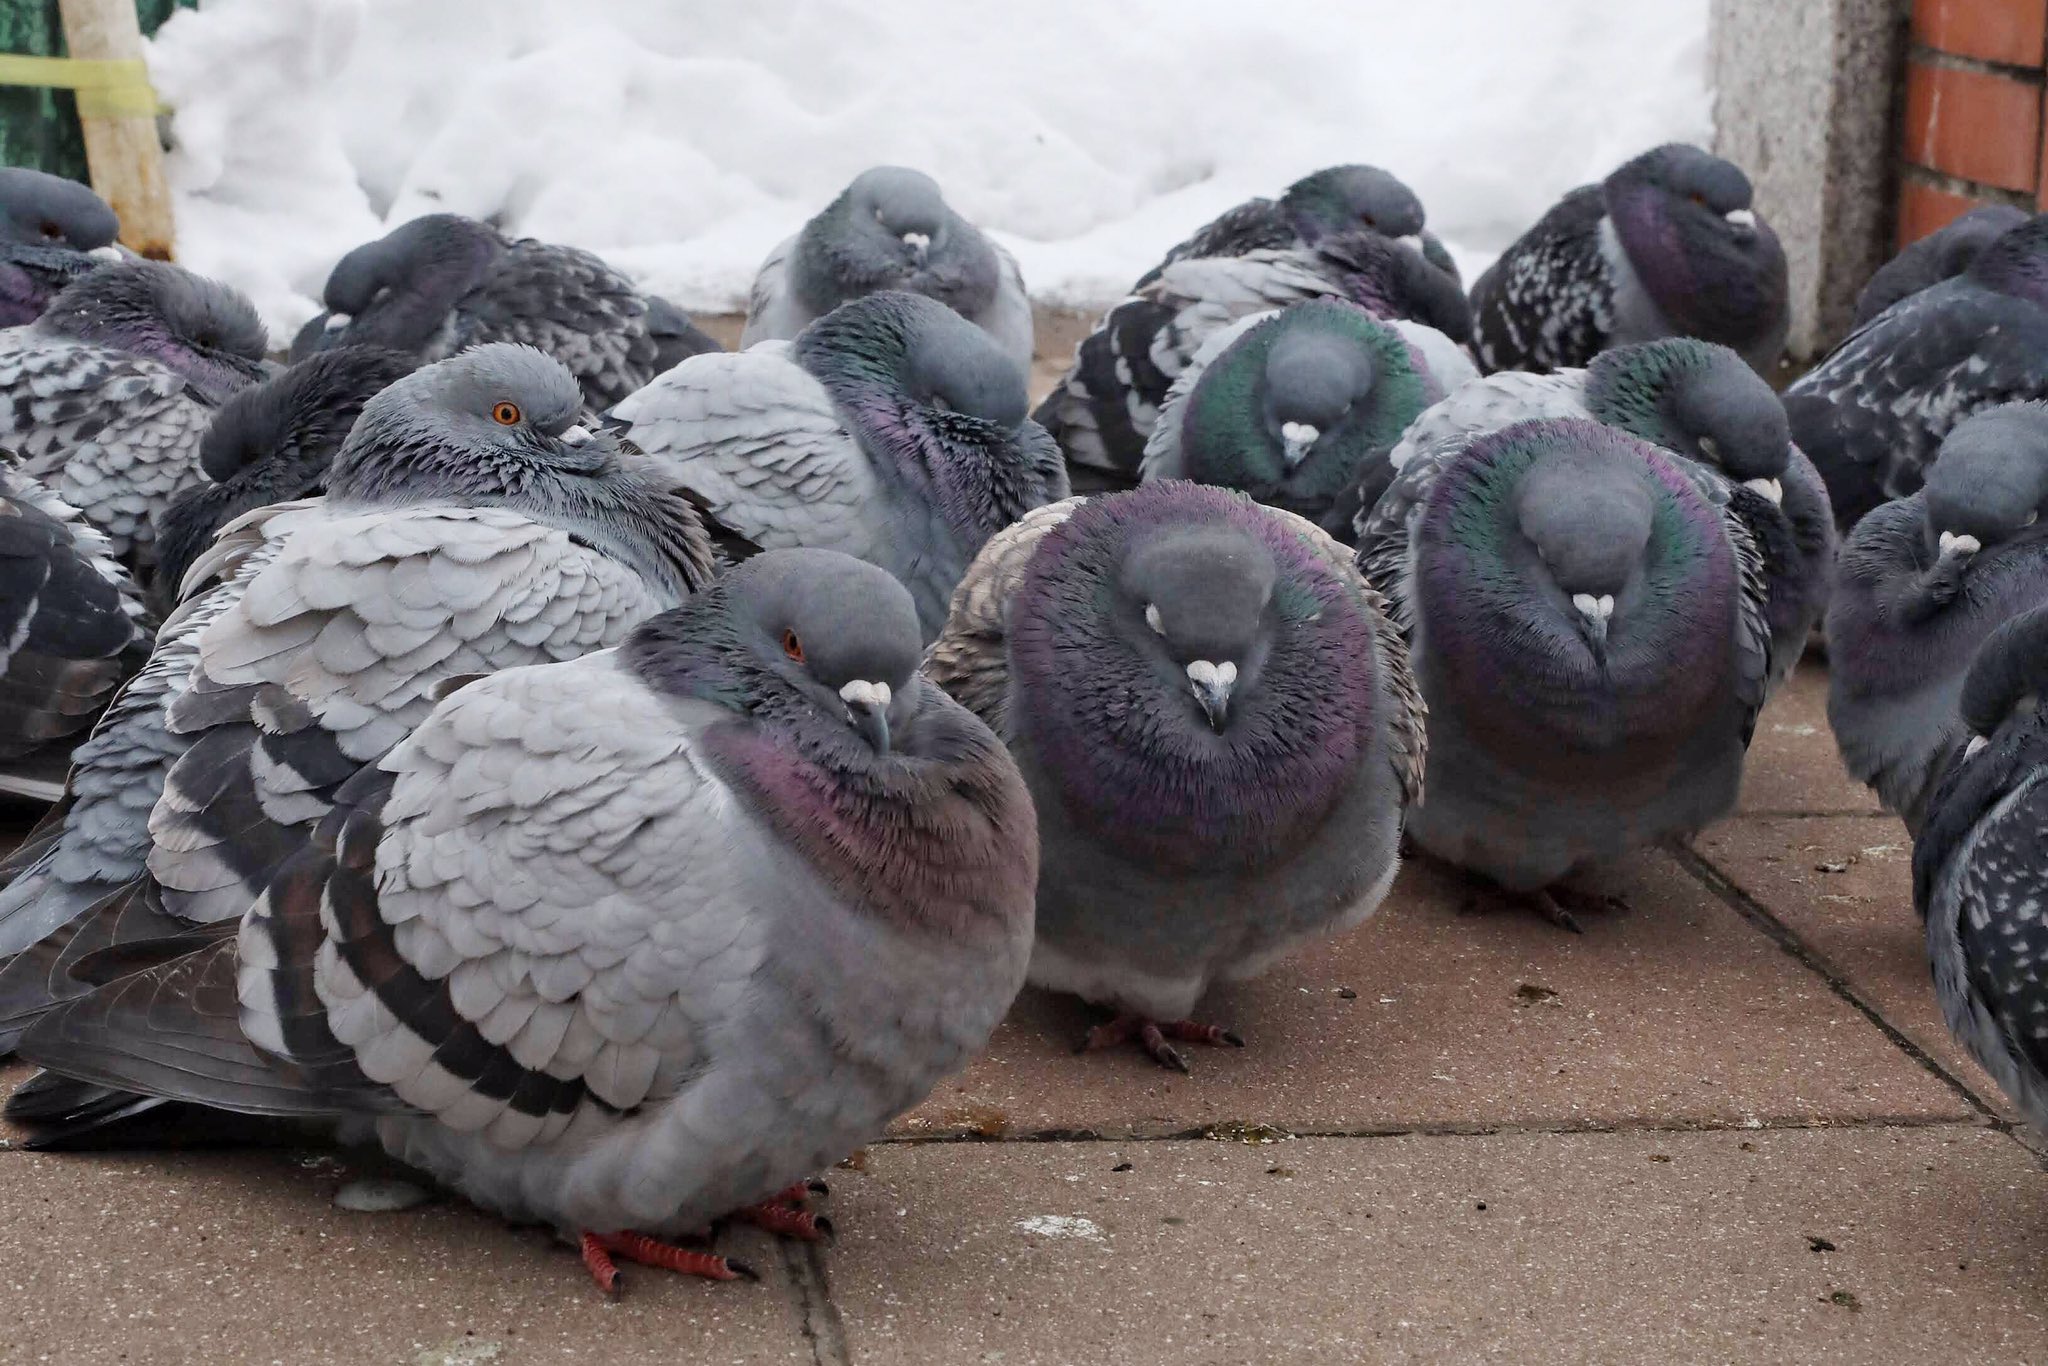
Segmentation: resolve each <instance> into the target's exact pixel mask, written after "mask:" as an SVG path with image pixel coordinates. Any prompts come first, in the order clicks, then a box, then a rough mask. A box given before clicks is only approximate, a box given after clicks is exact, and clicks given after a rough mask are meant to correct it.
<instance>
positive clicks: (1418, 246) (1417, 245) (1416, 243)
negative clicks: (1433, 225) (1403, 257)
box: [1394, 232, 1422, 252]
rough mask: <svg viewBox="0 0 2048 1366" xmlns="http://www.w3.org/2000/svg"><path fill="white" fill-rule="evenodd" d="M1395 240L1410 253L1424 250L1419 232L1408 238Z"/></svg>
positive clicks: (1410, 234)
mask: <svg viewBox="0 0 2048 1366" xmlns="http://www.w3.org/2000/svg"><path fill="white" fill-rule="evenodd" d="M1394 240H1395V241H1396V242H1399V243H1400V244H1401V245H1402V246H1404V247H1406V248H1408V249H1409V250H1410V251H1418V252H1419V251H1421V250H1422V234H1421V233H1419V232H1411V233H1409V234H1408V235H1407V236H1406V237H1396V238H1395V239H1394Z"/></svg>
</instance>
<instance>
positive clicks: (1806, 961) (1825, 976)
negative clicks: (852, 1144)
mask: <svg viewBox="0 0 2048 1366" xmlns="http://www.w3.org/2000/svg"><path fill="white" fill-rule="evenodd" d="M1664 847H1665V849H1666V850H1667V851H1669V853H1670V854H1671V856H1672V857H1673V858H1675V859H1677V860H1678V864H1679V866H1680V867H1681V868H1684V869H1685V870H1686V871H1687V872H1688V873H1691V874H1692V875H1693V876H1694V877H1695V878H1697V879H1698V880H1699V881H1700V882H1701V883H1703V884H1704V885H1705V886H1706V888H1707V890H1708V891H1710V892H1712V893H1713V894H1714V895H1715V896H1717V897H1719V898H1720V899H1721V900H1722V901H1723V902H1725V903H1727V905H1728V907H1729V909H1731V910H1733V911H1734V912H1735V913H1736V914H1737V915H1739V916H1741V917H1742V918H1743V919H1744V920H1747V921H1749V922H1750V923H1751V924H1753V925H1755V926H1756V927H1757V928H1758V929H1760V930H1762V931H1763V932H1764V934H1765V935H1766V936H1767V937H1768V938H1769V939H1770V940H1771V941H1772V942H1773V943H1775V944H1777V946H1778V947H1779V948H1780V949H1782V950H1783V951H1784V952H1785V953H1786V954H1788V955H1789V956H1790V957H1792V958H1793V959H1794V960H1796V961H1797V962H1798V963H1799V964H1800V965H1801V966H1802V967H1804V968H1806V969H1807V971H1809V972H1811V973H1813V974H1814V975H1815V976H1816V977H1818V978H1820V979H1821V981H1823V982H1825V983H1826V984H1827V987H1828V990H1830V991H1832V992H1834V993H1835V995H1837V996H1839V997H1841V998H1842V1000H1844V1001H1846V1002H1847V1003H1848V1004H1849V1005H1850V1006H1852V1007H1854V1008H1855V1009H1856V1011H1857V1012H1858V1013H1859V1014H1861V1015H1862V1016H1863V1018H1865V1019H1866V1020H1869V1021H1870V1023H1871V1024H1873V1025H1875V1026H1876V1027H1877V1029H1878V1031H1879V1032H1880V1033H1882V1034H1883V1035H1884V1036H1885V1038H1887V1039H1888V1040H1890V1041H1891V1044H1892V1046H1893V1047H1894V1048H1896V1049H1898V1050H1899V1051H1900V1052H1901V1053H1904V1054H1905V1055H1906V1056H1907V1057H1909V1058H1911V1059H1912V1060H1913V1061H1914V1062H1916V1063H1918V1064H1919V1065H1920V1066H1921V1068H1923V1069H1924V1070H1925V1071H1926V1072H1927V1073H1928V1074H1929V1075H1930V1076H1933V1077H1934V1078H1936V1079H1937V1080H1938V1081H1940V1082H1942V1083H1943V1084H1944V1085H1946V1086H1947V1087H1948V1088H1949V1089H1950V1090H1951V1091H1953V1092H1955V1093H1956V1095H1957V1096H1958V1097H1960V1098H1961V1099H1962V1101H1963V1103H1964V1104H1966V1105H1968V1106H1969V1107H1970V1108H1971V1109H1972V1110H1975V1111H1976V1112H1977V1113H1978V1114H1979V1115H1981V1116H1982V1117H1983V1118H1984V1119H1985V1120H1986V1121H1988V1122H1989V1123H1990V1124H1991V1125H1992V1126H1993V1127H1994V1128H1996V1129H1998V1130H1999V1131H2000V1132H2002V1133H2007V1134H2010V1133H2011V1132H2012V1123H2011V1121H2010V1120H2007V1119H2006V1118H2005V1117H2004V1116H2002V1115H2000V1114H1999V1113H1998V1111H1997V1110H1995V1109H1993V1108H1992V1106H1991V1105H1989V1104H1988V1103H1986V1102H1985V1100H1984V1098H1983V1097H1981V1096H1979V1095H1978V1094H1977V1093H1976V1092H1975V1091H1974V1090H1972V1089H1971V1088H1970V1085H1969V1083H1968V1082H1966V1081H1964V1080H1963V1079H1962V1078H1961V1077H1959V1076H1957V1075H1956V1074H1955V1073H1953V1072H1951V1071H1949V1070H1948V1068H1946V1067H1944V1066H1942V1065H1941V1063H1940V1062H1939V1061H1938V1060H1937V1059H1936V1058H1935V1057H1934V1055H1933V1054H1931V1053H1929V1052H1928V1051H1927V1050H1926V1049H1924V1048H1922V1047H1921V1046H1920V1045H1919V1044H1917V1043H1914V1042H1913V1041H1912V1040H1911V1039H1910V1038H1908V1037H1907V1036H1906V1034H1905V1032H1904V1031H1903V1030H1901V1029H1900V1028H1899V1027H1898V1026H1897V1025H1894V1024H1893V1023H1892V1022H1891V1021H1890V1020H1887V1019H1886V1018H1885V1017H1884V1013H1883V1012H1882V1011H1880V1010H1879V1009H1878V1008H1877V1006H1876V1005H1875V1004H1873V1003H1872V1002H1870V1001H1867V1000H1865V999H1864V998H1863V996H1862V994H1861V993H1860V992H1858V991H1857V990H1856V988H1855V987H1853V986H1851V985H1850V984H1849V979H1848V976H1847V974H1845V973H1843V972H1842V970H1841V969H1839V968H1837V967H1836V966H1835V965H1834V964H1833V963H1831V962H1829V961H1828V958H1827V955H1825V954H1823V953H1822V952H1821V951H1820V950H1819V949H1817V948H1815V947H1814V946H1813V945H1812V944H1810V943H1808V942H1807V941H1806V939H1805V938H1804V937H1803V936H1801V935H1800V933H1799V932H1798V931H1797V930H1795V929H1793V928H1792V927H1791V926H1790V925H1787V924H1786V923H1785V922H1784V921H1782V920H1780V919H1779V918H1778V917H1777V916H1775V915H1773V914H1772V913H1771V911H1770V908H1769V907H1767V906H1765V905H1764V904H1763V903H1762V902H1761V901H1758V900H1757V899H1756V898H1755V897H1753V896H1751V895H1750V894H1749V893H1748V892H1746V891H1744V890H1743V889H1742V886H1741V885H1740V884H1739V883H1737V882H1736V881H1735V880H1734V879H1733V878H1731V877H1729V876H1728V875H1727V874H1726V873H1724V872H1722V871H1721V870H1720V869H1719V868H1717V867H1716V866H1714V864H1713V863H1712V862H1711V861H1709V860H1708V858H1707V857H1706V856H1705V855H1704V854H1702V853H1700V851H1699V850H1697V849H1695V848H1693V847H1692V846H1691V845H1690V844H1686V843H1683V842H1681V841H1678V840H1670V841H1666V842H1665V845H1664Z"/></svg>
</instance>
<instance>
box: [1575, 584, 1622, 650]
mask: <svg viewBox="0 0 2048 1366" xmlns="http://www.w3.org/2000/svg"><path fill="white" fill-rule="evenodd" d="M1572 606H1573V607H1575V608H1577V609H1578V613H1579V618H1580V622H1581V624H1582V625H1583V626H1584V627H1585V631H1586V644H1587V645H1589V646H1591V647H1592V650H1593V658H1595V659H1599V660H1605V659H1606V658H1607V624H1608V622H1610V621H1612V620H1613V618H1614V594H1612V593H1602V594H1601V595H1600V596H1599V597H1597V598H1596V597H1594V596H1593V595H1592V594H1591V593H1574V594H1572Z"/></svg>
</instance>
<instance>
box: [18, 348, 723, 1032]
mask: <svg viewBox="0 0 2048 1366" xmlns="http://www.w3.org/2000/svg"><path fill="white" fill-rule="evenodd" d="M582 397H583V396H582V392H581V390H580V389H579V387H578V386H577V384H576V382H575V378H574V376H573V375H571V374H570V372H569V371H568V369H567V368H566V367H564V366H563V365H562V364H561V363H560V362H558V361H555V360H553V359H551V358H549V357H547V356H545V355H543V354H542V353H540V352H538V351H536V350H534V349H533V348H531V347H526V346H519V345H515V344H512V343H505V342H498V343H491V344H488V345H485V346H480V347H476V348H474V349H472V350H470V351H467V352H464V353H463V354H461V355H459V356H456V357H454V358H452V359H450V360H446V361H442V362H439V363H437V364H434V365H430V366H427V367H426V368H424V369H421V370H418V371H415V372H414V373H413V374H411V375H408V376H406V377H405V378H404V379H401V380H399V381H398V382H396V383H394V384H392V385H390V386H389V387H387V388H386V389H384V390H383V391H382V392H381V393H379V394H377V395H376V396H375V397H374V398H372V399H371V400H370V402H369V403H368V404H366V405H365V406H364V408H363V411H362V415H361V417H360V418H359V419H358V420H357V422H356V425H355V428H354V429H353V430H352V431H351V432H350V434H349V437H348V440H347V441H346V442H345V443H344V444H343V446H342V449H341V452H340V453H339V454H338V455H337V456H336V457H335V460H334V463H333V465H332V467H331V468H330V470H329V472H328V484H327V494H326V496H325V497H324V498H322V499H312V500H305V501H301V502H298V503H287V504H282V505H279V506H275V507H268V508H261V509H258V510H257V511H255V512H251V513H248V514H245V515H244V516H243V517H242V518H240V519H239V520H238V521H236V522H232V523H230V524H229V525H228V526H227V527H225V528H224V529H223V530H222V532H221V534H220V537H219V539H218V540H217V541H216V542H215V544H214V546H213V547H212V548H211V549H210V550H209V551H208V552H207V553H206V554H205V555H204V556H202V557H201V558H200V560H199V561H198V562H197V563H196V564H195V565H194V566H193V569H192V571H191V576H192V580H193V581H194V585H193V586H196V584H197V582H202V581H208V580H214V579H218V580H220V581H221V582H220V586H218V587H216V588H214V589H212V590H211V591H209V592H205V593H197V594H188V595H187V596H188V598H189V601H187V602H186V603H185V604H184V605H183V606H182V607H181V608H180V609H179V611H178V613H176V614H174V615H173V617H172V618H171V619H170V620H169V621H168V622H167V623H166V625H165V628H164V630H163V632H162V633H161V635H160V638H159V643H158V647H157V653H156V655H155V656H154V657H153V658H152V659H151V662H150V664H149V665H148V666H146V667H145V668H144V670H143V672H142V674H141V675H140V676H139V677H138V679H137V681H136V683H135V685H133V686H132V687H131V688H130V689H129V692H128V693H127V694H125V695H124V696H123V697H122V698H121V699H120V700H118V701H117V702H116V703H115V705H114V706H113V707H112V708H111V709H110V710H109V713H108V717H107V719H106V720H105V721H104V722H103V723H102V724H101V726H100V727H99V729H98V730H97V731H96V732H95V734H94V735H93V737H92V738H91V739H90V740H89V741H88V742H87V743H86V744H85V745H84V746H82V747H81V749H80V751H79V755H78V766H77V769H76V771H75V772H74V776H73V785H72V794H71V798H70V800H69V801H68V803H67V805H66V808H65V809H63V810H62V811H61V813H60V816H61V821H60V823H59V824H58V825H57V826H56V828H55V829H54V830H53V831H51V832H46V834H47V835H48V838H47V839H44V840H42V841H40V842H39V845H40V846H46V847H40V848H39V853H38V858H37V861H36V862H35V863H34V864H33V865H32V866H30V867H28V868H27V869H25V870H23V871H21V872H20V873H19V874H18V875H17V876H16V877H15V879H14V880H13V882H12V883H11V884H10V885H9V886H8V887H7V888H6V890H5V892H4V893H0V952H6V953H14V952H16V951H18V950H21V949H23V948H26V947H28V946H29V945H32V944H35V942H36V941H37V940H40V939H43V938H44V936H46V935H51V932H52V931H58V932H59V933H58V934H56V935H51V942H50V943H48V944H47V945H37V949H38V950H39V952H37V953H30V954H24V955H22V956H21V957H19V958H17V959H16V960H15V961H14V962H13V963H11V964H9V966H8V967H7V968H6V969H5V970H4V971H0V1046H5V1045H6V1044H7V1043H9V1042H11V1039H12V1038H13V1037H14V1036H15V1035H16V1034H18V1033H19V1030H20V1028H21V1027H22V1025H23V1024H24V1023H25V1022H26V1021H28V1020H31V1019H32V1018H33V1016H34V1014H35V1013H36V1012H37V1011H38V1010H40V1009H41V1008H42V1007H44V1006H46V1005H47V1004H48V1000H47V997H48V995H49V994H50V993H51V992H52V991H53V990H54V989H55V988H56V987H57V986H61V981H60V980H56V979H53V978H52V977H51V974H50V972H49V971H48V969H49V963H48V961H47V960H48V959H49V957H50V956H51V955H52V954H53V953H56V952H60V951H62V950H64V949H65V947H66V940H65V935H66V934H68V933H71V931H70V930H67V929H66V928H65V927H67V926H72V928H73V929H75V931H76V935H80V936H87V940H88V942H89V939H90V936H89V935H88V934H87V932H88V930H91V929H92V926H91V925H90V924H87V925H84V926H82V927H78V926H73V922H75V921H79V920H80V917H81V916H82V915H83V913H84V912H86V911H87V910H89V909H91V908H92V907H93V906H94V904H95V903H96V902H98V901H100V900H101V899H102V898H105V897H108V895H109V893H112V892H115V891H118V890H120V889H122V888H123V887H126V886H128V885H129V884H131V883H133V882H135V881H136V879H138V878H139V877H140V876H141V875H142V874H143V873H144V872H145V871H147V872H148V874H149V875H150V881H149V883H148V885H147V886H146V887H144V888H142V889H141V891H142V893H143V896H144V905H145V907H146V909H147V910H149V911H150V912H151V915H144V916H141V917H140V918H141V919H142V920H144V921H147V920H149V919H151V918H152V915H153V916H154V918H156V919H159V920H161V919H164V918H169V919H172V920H175V921H180V922H190V923H209V922H211V923H218V922H221V921H223V920H226V919H231V918H232V917H234V916H238V915H240V914H241V912H242V911H243V910H245V909H247V907H248V905H249V903H250V901H251V900H253V899H254V898H255V896H256V895H257V894H259V893H260V892H261V890H262V888H263V886H264V884H265V882H266V881H267V879H268V877H269V876H270V874H271V872H272V871H274V870H275V868H276V866H277V865H278V863H279V862H281V861H282V859H283V858H284V857H286V856H287V855H289V854H290V853H291V852H292V851H293V850H294V849H295V848H296V847H298V846H299V845H301V844H303V843H304V840H305V837H306V835H307V833H308V832H309V831H310V830H311V828H312V826H313V824H314V823H315V822H317V821H318V820H319V818H320V817H321V816H322V815H324V814H325V812H326V811H327V809H328V804H329V801H330V800H331V797H332V793H333V791H334V789H335V787H336V786H337V785H338V784H339V783H340V782H342V781H343V780H344V779H346V777H347V776H348V775H349V773H350V772H352V771H353V769H354V768H355V766H357V765H359V764H362V763H366V762H370V761H373V760H375V759H376V758H378V757H379V756H380V755H382V754H383V753H385V752H386V751H387V750H388V749H390V747H391V746H392V745H394V744H396V743H397V742H398V741H399V740H400V739H402V738H404V736H405V735H406V734H407V732H409V731H410V730H411V729H412V728H413V727H414V726H415V725H417V724H418V723H419V721H420V720H421V719H423V717H424V716H425V714H426V712H427V710H428V709H429V708H430V707H431V706H432V704H433V697H432V692H433V689H434V688H435V687H436V686H437V685H439V684H441V683H444V682H446V681H447V680H449V679H451V678H455V677H459V676H463V675H469V674H478V673H488V672H492V671H494V670H496V669H500V668H510V667H514V666H517V665H522V664H531V663H543V662H552V661H557V660H562V659H569V658H574V657H576V656H578V655H581V654H585V653H588V652H590V651H592V650H597V649H601V648H604V647H607V646H611V645H616V644H617V643H619V641H620V640H621V639H623V638H624V636H625V634H626V633H627V632H628V631H629V630H631V628H632V627H634V626H635V625H637V624H638V623H640V622H641V621H644V620H646V619H647V618H649V617H651V616H653V615H655V614H656V613H658V612H661V611H665V610H667V609H668V608H671V607H674V606H676V605H677V604H678V603H680V602H681V601H683V599H684V598H685V597H687V596H688V594H689V593H690V592H692V591H694V590H695V589H696V588H699V587H701V586H702V585H703V584H704V583H706V582H707V581H708V580H709V578H710V574H711V551H710V545H709V542H708V540H707V539H706V537H705V535H704V532H703V528H702V525H701V523H700V522H699V521H698V519H697V516H696V513H695V511H694V510H693V509H692V508H691V507H690V506H689V505H688V504H687V503H685V502H683V501H682V500H681V499H679V498H676V497H674V496H672V495H670V494H668V493H667V492H666V491H665V489H664V488H663V487H662V486H660V485H658V484H656V483H653V482H650V481H649V480H648V479H647V478H646V477H644V475H643V474H642V473H640V472H638V471H637V470H636V469H634V468H630V467H628V466H627V465H626V464H625V463H624V462H622V460H621V453H620V451H619V449H618V447H617V445H616V443H615V442H613V441H612V439H611V438H610V437H609V436H608V435H605V434H592V433H591V432H588V431H586V430H584V429H583V428H582V427H581V426H579V425H576V424H575V419H576V417H577V415H578V412H579V411H580V409H581V406H582ZM138 817H139V818H140V819H138ZM113 900H114V904H113V905H111V906H110V907H109V908H107V917H106V918H107V919H108V922H109V924H111V925H115V926H118V924H119V921H120V917H121V915H122V914H123V913H124V912H125V911H126V910H127V909H128V907H126V906H125V905H124V904H122V901H121V899H120V898H114V899H113ZM93 932H94V933H98V931H93Z"/></svg>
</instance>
